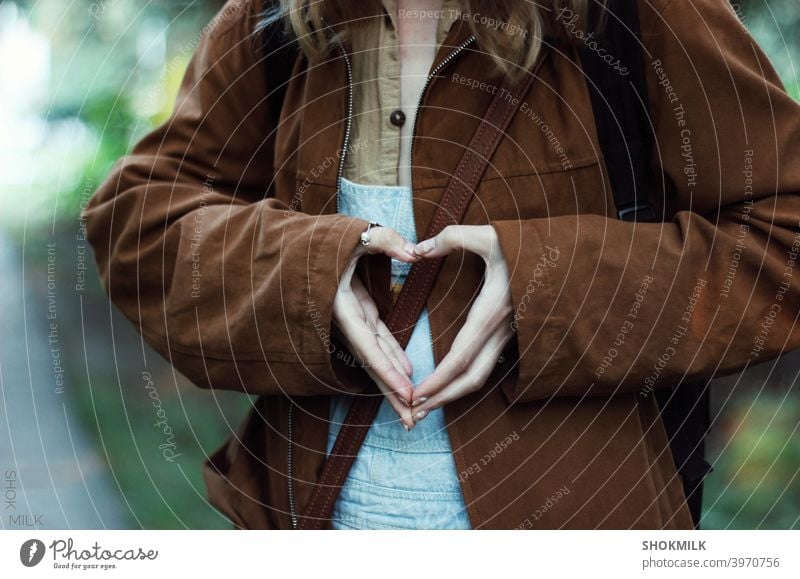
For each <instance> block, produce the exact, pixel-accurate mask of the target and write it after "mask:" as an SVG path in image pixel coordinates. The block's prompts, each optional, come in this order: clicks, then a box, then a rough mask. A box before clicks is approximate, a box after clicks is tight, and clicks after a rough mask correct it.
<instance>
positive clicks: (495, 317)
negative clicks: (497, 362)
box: [412, 291, 508, 403]
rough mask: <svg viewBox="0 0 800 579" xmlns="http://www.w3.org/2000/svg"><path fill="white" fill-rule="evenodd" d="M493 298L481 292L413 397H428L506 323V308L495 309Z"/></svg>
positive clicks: (464, 368) (466, 364) (463, 367)
mask: <svg viewBox="0 0 800 579" xmlns="http://www.w3.org/2000/svg"><path fill="white" fill-rule="evenodd" d="M493 301H494V300H493V299H492V296H486V295H485V293H484V291H481V294H479V295H478V297H477V298H476V300H475V303H473V305H472V308H470V311H469V314H467V319H466V321H465V322H464V325H463V326H462V327H461V329H460V330H459V332H458V334H456V338H455V340H453V344H452V345H451V347H450V351H449V352H448V353H447V355H445V357H444V359H442V361H441V363H440V364H439V365H438V366H437V367H436V369H435V370H434V371H433V372H432V373H431V374H430V375H429V376H427V377H426V378H425V379H424V380H423V381H422V382H421V383H420V384H418V385H417V387H416V388H415V389H414V400H419V399H420V398H430V397H431V396H432V395H433V394H435V393H436V392H438V391H439V390H441V389H442V388H444V387H445V386H447V385H448V384H450V383H451V382H452V381H453V380H455V379H456V378H457V377H458V376H459V375H461V374H462V373H464V372H466V371H467V370H468V369H469V368H470V366H472V363H473V360H474V359H475V357H476V356H477V355H478V353H479V352H480V351H481V350H482V349H483V348H484V347H485V345H486V343H487V341H488V340H489V338H490V337H491V336H492V334H493V333H494V332H495V331H496V330H497V329H498V327H500V326H504V325H506V324H504V321H505V319H506V317H507V315H508V312H506V311H505V309H503V310H502V311H499V312H498V311H497V308H498V306H497V305H496V304H495V303H492V302H493ZM412 403H413V402H412Z"/></svg>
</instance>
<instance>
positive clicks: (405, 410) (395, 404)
mask: <svg viewBox="0 0 800 579" xmlns="http://www.w3.org/2000/svg"><path fill="white" fill-rule="evenodd" d="M367 374H369V376H370V378H372V380H373V381H374V382H375V384H377V385H378V389H380V391H381V392H382V393H383V395H384V396H386V399H387V400H388V401H389V405H390V406H391V407H392V409H393V410H394V411H395V413H396V414H397V416H398V418H399V419H400V422H401V424H402V425H403V426H404V427H405V429H406V430H411V429H412V428H414V426H415V425H416V422H414V417H413V416H412V410H411V408H410V407H409V406H407V405H406V404H403V403H402V402H401V401H400V399H399V398H398V397H397V396H396V395H395V393H394V392H393V391H392V389H391V388H389V387H388V386H387V385H386V384H385V383H384V382H383V380H381V378H380V376H378V375H377V374H375V373H374V372H372V370H371V369H370V368H367Z"/></svg>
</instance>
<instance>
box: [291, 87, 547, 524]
mask: <svg viewBox="0 0 800 579" xmlns="http://www.w3.org/2000/svg"><path fill="white" fill-rule="evenodd" d="M534 76H535V75H534V74H528V75H526V77H525V79H524V80H523V81H521V82H519V83H517V85H515V86H513V87H511V86H506V84H505V83H504V84H503V87H502V88H501V89H500V90H498V91H497V92H496V93H495V96H494V98H493V99H492V103H491V105H489V108H488V109H487V111H486V114H485V115H484V117H483V119H482V120H481V124H480V125H479V126H478V129H477V130H476V131H475V134H474V135H473V137H472V140H471V141H470V143H469V146H468V147H467V149H466V150H465V151H464V154H463V156H462V157H461V161H460V162H459V164H458V168H457V169H456V171H455V173H454V174H453V175H452V176H451V177H450V181H449V182H448V183H447V188H446V189H445V192H444V194H443V196H442V201H441V203H440V205H439V207H438V208H437V210H436V212H435V213H434V215H433V219H432V220H431V223H430V225H429V226H428V230H427V231H426V232H425V237H424V238H423V239H430V238H431V237H434V236H435V235H437V234H438V233H439V232H441V231H442V230H443V229H444V228H445V227H447V226H448V225H455V224H458V223H460V222H461V220H462V219H463V218H464V214H465V213H466V211H467V207H468V206H469V203H470V201H471V200H472V196H473V193H474V192H475V189H476V188H477V187H478V184H479V183H480V180H481V178H482V177H483V174H484V173H485V172H486V168H487V167H488V166H489V161H490V160H491V158H492V156H493V155H494V152H495V151H496V150H497V147H498V145H499V144H500V141H501V139H502V137H503V135H504V134H505V131H506V129H507V128H508V125H509V123H510V122H511V119H512V117H513V116H514V113H515V112H516V110H517V108H518V107H519V105H520V102H521V99H522V96H524V95H525V93H526V92H527V91H528V89H529V88H530V85H531V83H532V82H533V78H534ZM443 263H444V259H443V258H438V259H430V260H422V261H418V262H417V263H415V264H414V265H412V266H411V270H410V272H409V274H408V277H407V278H406V281H405V283H404V284H403V288H402V290H401V291H400V295H399V296H398V297H397V301H396V302H395V304H394V306H393V308H392V310H391V312H390V313H389V317H388V319H387V321H386V325H387V326H388V328H389V330H390V331H391V332H392V333H393V334H394V336H395V337H396V338H397V341H398V342H399V343H400V346H401V347H402V348H405V347H406V345H407V344H408V340H409V339H410V338H411V333H412V331H413V330H414V326H415V324H416V322H417V319H418V318H419V315H420V314H421V313H422V310H423V308H424V307H425V302H427V300H428V296H429V295H430V293H431V290H432V289H433V285H434V282H435V281H436V277H437V275H438V274H439V270H440V269H441V267H442V264H443ZM382 401H383V396H374V395H373V396H361V397H359V398H356V399H355V400H354V401H353V403H352V404H351V406H350V409H349V411H348V413H347V416H346V417H345V420H344V423H343V424H342V427H341V430H340V431H339V434H338V436H337V438H336V441H335V442H334V444H333V448H332V449H331V453H330V456H329V457H328V459H327V460H326V462H325V466H324V467H323V469H322V474H321V475H320V479H319V481H318V482H317V484H316V486H315V487H314V492H313V494H312V496H311V499H310V500H309V502H308V506H307V507H306V510H305V515H304V516H302V517H300V521H299V524H298V528H300V529H322V528H324V527H325V526H326V524H328V523H329V522H330V515H331V511H332V510H333V505H334V503H335V502H336V498H337V497H338V496H339V491H341V489H342V485H344V482H345V480H346V479H347V475H348V473H349V472H350V468H351V467H352V466H353V463H354V462H355V459H356V456H357V455H358V450H359V448H361V444H362V443H363V442H364V439H365V438H366V436H367V431H369V427H370V425H371V424H372V422H373V421H374V420H375V417H376V416H377V414H378V409H379V408H380V405H381V402H382Z"/></svg>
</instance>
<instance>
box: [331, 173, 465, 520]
mask: <svg viewBox="0 0 800 579" xmlns="http://www.w3.org/2000/svg"><path fill="white" fill-rule="evenodd" d="M339 211H340V213H343V214H346V215H350V216H353V217H359V218H361V219H365V220H367V221H377V222H378V223H380V224H381V225H385V226H387V227H391V228H393V229H395V230H397V231H398V232H399V233H400V234H401V235H402V236H403V237H405V238H406V239H408V240H409V241H411V242H412V243H416V242H417V236H416V228H415V224H414V209H413V203H412V196H411V189H410V188H409V187H385V186H378V185H360V184H358V183H354V182H352V181H348V180H347V179H342V187H341V191H340V192H339ZM410 269H411V264H407V263H402V262H399V261H397V260H392V283H393V284H402V283H403V282H404V281H405V278H406V276H407V275H408V272H409V270H410ZM406 353H407V354H408V357H409V358H410V359H411V363H412V365H413V366H414V374H413V376H412V377H411V381H412V383H413V384H415V385H416V384H419V383H420V382H421V381H422V380H423V379H424V378H425V377H427V376H428V375H429V374H431V373H432V372H433V370H434V367H435V362H434V357H433V342H432V339H431V330H430V324H429V322H428V311H427V309H425V310H423V312H422V314H421V315H420V318H419V321H418V322H417V325H416V326H415V328H414V331H413V332H412V334H411V338H410V340H409V342H408V345H407V346H406ZM352 400H353V398H352V396H349V395H337V396H333V397H332V398H331V413H330V414H331V422H330V426H329V432H328V447H327V452H328V453H330V451H331V448H332V447H333V443H334V441H335V440H336V435H337V434H338V432H339V429H340V428H341V424H342V422H343V421H344V418H345V416H346V415H347V410H348V408H349V406H350V403H351V402H352ZM332 517H333V520H334V523H333V527H334V528H335V529H469V528H470V523H469V518H468V516H467V512H466V506H465V505H464V499H463V497H462V494H461V485H460V483H459V480H458V473H457V471H456V466H455V462H454V460H453V455H452V449H451V446H450V439H449V436H448V433H447V427H446V424H445V420H444V410H443V409H441V408H439V409H437V410H434V411H432V412H430V414H429V415H428V416H427V417H426V418H425V419H424V420H422V421H420V422H419V423H418V424H417V425H416V426H415V427H414V428H412V429H411V431H410V432H406V430H405V429H404V428H403V426H402V424H401V422H400V419H399V417H398V416H397V414H396V413H395V412H394V410H393V409H392V407H391V406H390V405H389V402H388V401H387V400H384V401H383V403H382V404H381V406H380V409H379V411H378V415H377V417H376V418H375V421H374V422H373V423H372V426H371V427H370V429H369V431H368V432H367V436H366V439H365V441H364V444H363V446H362V447H361V449H360V450H359V454H358V457H357V458H356V460H355V463H354V464H353V468H352V469H351V471H350V474H349V476H348V478H347V480H346V482H345V484H344V486H343V487H342V491H341V493H340V495H339V497H338V499H337V501H336V504H335V505H334V509H333V513H332Z"/></svg>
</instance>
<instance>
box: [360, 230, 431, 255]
mask: <svg viewBox="0 0 800 579" xmlns="http://www.w3.org/2000/svg"><path fill="white" fill-rule="evenodd" d="M369 238H370V241H369V245H368V246H366V247H367V249H366V250H367V253H384V254H386V255H388V256H389V257H393V258H394V259H397V260H399V261H403V262H406V263H414V262H415V261H418V260H419V256H418V255H416V254H415V253H414V244H413V243H411V242H410V241H408V240H407V239H406V238H405V237H403V236H402V235H400V234H399V233H398V232H397V231H395V230H394V229H392V228H391V227H373V228H372V229H370V232H369Z"/></svg>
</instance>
